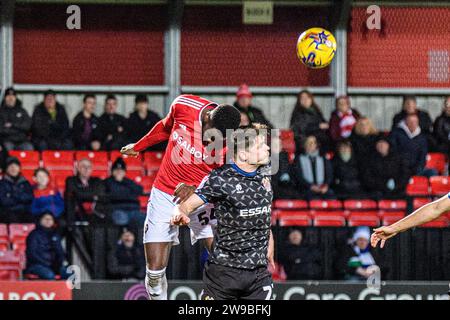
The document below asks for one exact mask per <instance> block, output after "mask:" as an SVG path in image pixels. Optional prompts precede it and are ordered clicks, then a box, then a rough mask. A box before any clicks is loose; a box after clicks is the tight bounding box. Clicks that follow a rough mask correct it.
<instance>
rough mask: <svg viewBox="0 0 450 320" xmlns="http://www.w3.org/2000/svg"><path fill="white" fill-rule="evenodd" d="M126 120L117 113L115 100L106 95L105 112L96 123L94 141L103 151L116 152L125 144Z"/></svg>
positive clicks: (111, 96) (112, 96) (113, 97)
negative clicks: (96, 141) (99, 143)
mask: <svg viewBox="0 0 450 320" xmlns="http://www.w3.org/2000/svg"><path fill="white" fill-rule="evenodd" d="M125 129H126V118H125V117H124V116H122V115H120V114H118V113H117V98H116V97H115V96H114V95H108V96H107V97H106V99H105V112H104V113H103V114H102V115H101V116H100V118H99V121H98V130H97V131H96V139H98V140H100V142H101V144H102V149H103V150H107V151H110V150H118V149H120V148H122V147H123V146H124V145H126V144H127V134H126V132H125Z"/></svg>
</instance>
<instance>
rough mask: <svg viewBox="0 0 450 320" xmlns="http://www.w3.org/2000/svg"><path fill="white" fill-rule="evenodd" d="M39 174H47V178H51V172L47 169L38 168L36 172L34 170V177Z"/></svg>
mask: <svg viewBox="0 0 450 320" xmlns="http://www.w3.org/2000/svg"><path fill="white" fill-rule="evenodd" d="M39 172H44V173H46V174H47V176H49V177H50V172H48V170H47V169H45V168H37V169H36V170H34V173H33V176H34V177H36V176H37V174H38V173H39Z"/></svg>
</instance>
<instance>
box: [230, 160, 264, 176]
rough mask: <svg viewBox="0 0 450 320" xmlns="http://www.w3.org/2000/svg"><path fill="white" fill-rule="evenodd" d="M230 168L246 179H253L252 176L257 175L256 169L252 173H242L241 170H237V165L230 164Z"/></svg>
mask: <svg viewBox="0 0 450 320" xmlns="http://www.w3.org/2000/svg"><path fill="white" fill-rule="evenodd" d="M231 167H232V168H233V169H234V170H235V171H236V172H237V173H239V174H242V175H243V176H246V177H254V176H256V174H257V173H258V169H256V170H255V171H252V172H247V171H244V170H242V169H241V168H239V167H238V166H237V164H236V163H234V162H232V163H231Z"/></svg>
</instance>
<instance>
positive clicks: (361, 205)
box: [344, 199, 377, 210]
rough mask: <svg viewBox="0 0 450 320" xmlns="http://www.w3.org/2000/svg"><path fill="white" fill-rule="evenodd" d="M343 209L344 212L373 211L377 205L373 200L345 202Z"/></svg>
mask: <svg viewBox="0 0 450 320" xmlns="http://www.w3.org/2000/svg"><path fill="white" fill-rule="evenodd" d="M344 208H345V209H346V210H374V209H377V203H376V201H374V200H369V199H365V200H345V201H344Z"/></svg>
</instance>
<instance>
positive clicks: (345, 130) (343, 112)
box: [330, 96, 361, 145]
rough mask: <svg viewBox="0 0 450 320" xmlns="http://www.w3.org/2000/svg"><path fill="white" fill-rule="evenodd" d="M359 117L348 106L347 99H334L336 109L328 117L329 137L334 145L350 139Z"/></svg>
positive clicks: (348, 100)
mask: <svg viewBox="0 0 450 320" xmlns="http://www.w3.org/2000/svg"><path fill="white" fill-rule="evenodd" d="M360 116H361V115H360V113H359V112H358V111H357V110H356V109H353V108H352V107H351V106H350V98H349V97H347V96H340V97H337V98H336V109H335V110H334V111H333V112H332V113H331V117H330V136H331V139H332V141H333V143H334V144H335V145H336V143H337V142H339V141H340V140H343V139H347V138H349V137H350V135H351V134H352V130H353V127H354V126H355V124H356V121H357V120H358V119H359V118H360Z"/></svg>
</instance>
